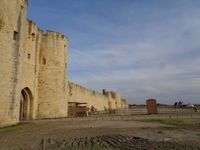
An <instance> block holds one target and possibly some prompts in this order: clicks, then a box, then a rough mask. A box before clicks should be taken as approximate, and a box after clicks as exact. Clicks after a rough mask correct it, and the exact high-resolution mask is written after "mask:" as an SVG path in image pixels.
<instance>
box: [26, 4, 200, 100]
mask: <svg viewBox="0 0 200 150" xmlns="http://www.w3.org/2000/svg"><path fill="white" fill-rule="evenodd" d="M29 18H30V19H32V20H34V21H35V22H36V23H37V24H38V25H39V27H40V28H42V29H44V30H47V29H51V30H55V31H59V32H62V33H63V34H65V35H67V36H68V38H69V40H70V44H69V79H70V80H71V81H73V82H76V83H78V84H81V85H83V86H86V87H88V88H91V89H95V90H97V91H101V89H102V88H106V89H108V90H114V91H118V92H119V93H121V95H123V97H125V98H127V99H128V100H129V103H145V100H146V99H147V98H156V99H157V100H158V102H160V103H173V102H174V101H175V100H183V101H184V102H193V103H200V1H199V0H56V1H55V0H29Z"/></svg>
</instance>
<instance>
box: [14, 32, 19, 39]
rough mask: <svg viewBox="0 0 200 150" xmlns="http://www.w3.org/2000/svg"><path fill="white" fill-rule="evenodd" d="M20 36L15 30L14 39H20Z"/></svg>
mask: <svg viewBox="0 0 200 150" xmlns="http://www.w3.org/2000/svg"><path fill="white" fill-rule="evenodd" d="M18 36H19V33H18V32H17V31H14V33H13V40H15V41H16V40H18Z"/></svg>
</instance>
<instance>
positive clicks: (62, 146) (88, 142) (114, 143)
mask: <svg viewBox="0 0 200 150" xmlns="http://www.w3.org/2000/svg"><path fill="white" fill-rule="evenodd" d="M74 149H75V150H161V149H162V150H169V149H170V150H200V147H197V146H192V145H184V144H179V143H176V142H168V141H163V142H156V141H150V140H147V139H143V138H139V137H132V136H127V135H109V136H106V135H105V136H97V137H83V138H74V139H68V140H63V141H57V140H54V139H50V138H49V139H42V141H41V143H40V145H39V150H74Z"/></svg>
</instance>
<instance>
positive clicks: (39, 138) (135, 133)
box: [0, 119, 200, 150]
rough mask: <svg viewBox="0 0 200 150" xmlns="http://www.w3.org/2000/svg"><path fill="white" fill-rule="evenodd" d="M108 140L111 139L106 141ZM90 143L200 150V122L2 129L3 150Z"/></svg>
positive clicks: (52, 123)
mask: <svg viewBox="0 0 200 150" xmlns="http://www.w3.org/2000/svg"><path fill="white" fill-rule="evenodd" d="M175 123H177V124H175ZM120 138H121V142H120ZM105 139H110V140H108V141H107V142H106V141H105ZM112 139H117V141H118V142H116V141H115V140H114V141H113V142H112ZM55 143H56V144H55ZM89 143H90V144H89ZM91 143H96V144H93V145H92V144H91ZM98 143H99V144H98ZM87 144H89V146H91V145H92V146H100V147H102V148H104V149H109V148H110V149H111V148H117V149H200V147H198V146H199V145H200V119H187V123H186V124H185V123H184V124H180V122H179V121H178V122H177V121H175V122H167V121H165V122H163V121H160V120H148V119H147V120H140V121H136V120H134V121H125V120H123V121H122V120H119V121H117V120H91V121H88V120H84V119H76V120H72V119H55V120H36V121H30V122H23V123H21V124H19V125H16V126H12V127H7V128H2V129H0V149H1V150H7V149H8V150H18V149H21V150H25V149H27V150H37V149H41V150H44V149H45V150H46V149H59V147H60V146H61V145H65V146H64V147H62V148H63V149H66V146H73V147H75V148H80V149H83V146H84V145H85V146H88V145H87ZM137 144H139V145H137ZM81 145H82V147H80V146H81ZM131 145H132V148H131ZM127 146H128V147H127ZM148 146H150V147H148ZM93 149H97V148H93Z"/></svg>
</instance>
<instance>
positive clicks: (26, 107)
mask: <svg viewBox="0 0 200 150" xmlns="http://www.w3.org/2000/svg"><path fill="white" fill-rule="evenodd" d="M19 119H20V120H31V119H33V95H32V93H31V91H30V89H29V88H24V89H23V90H22V91H21V98H20V112H19Z"/></svg>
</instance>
